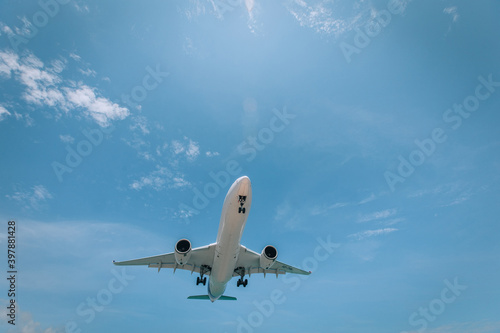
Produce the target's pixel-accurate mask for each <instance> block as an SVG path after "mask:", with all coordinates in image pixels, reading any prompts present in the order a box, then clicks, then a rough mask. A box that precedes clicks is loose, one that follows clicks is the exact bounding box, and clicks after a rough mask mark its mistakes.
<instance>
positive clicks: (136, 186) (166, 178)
mask: <svg viewBox="0 0 500 333" xmlns="http://www.w3.org/2000/svg"><path fill="white" fill-rule="evenodd" d="M189 185H191V184H190V183H189V182H188V181H187V180H185V179H184V176H183V175H174V173H173V172H172V171H170V170H169V169H167V168H165V167H161V166H157V167H156V170H154V171H152V172H151V173H150V174H149V175H147V176H144V177H141V178H140V179H138V180H135V181H133V182H132V183H131V184H130V188H131V189H133V190H142V189H143V188H152V189H153V190H155V191H161V190H163V189H165V188H182V187H186V186H189Z"/></svg>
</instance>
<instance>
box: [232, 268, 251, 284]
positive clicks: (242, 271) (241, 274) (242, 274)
mask: <svg viewBox="0 0 500 333" xmlns="http://www.w3.org/2000/svg"><path fill="white" fill-rule="evenodd" d="M235 272H236V273H237V274H239V275H240V278H239V279H238V281H237V282H236V287H239V286H243V287H246V286H247V284H248V280H247V279H244V280H243V278H244V277H245V268H244V267H238V268H236V269H235Z"/></svg>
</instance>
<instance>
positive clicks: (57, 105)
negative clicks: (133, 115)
mask: <svg viewBox="0 0 500 333" xmlns="http://www.w3.org/2000/svg"><path fill="white" fill-rule="evenodd" d="M56 64H57V65H55V66H54V62H53V63H52V67H45V65H44V63H43V62H42V61H41V60H40V59H39V58H37V57H36V56H35V55H33V54H31V53H30V54H27V55H25V56H21V57H20V56H18V55H17V54H15V53H13V52H12V51H0V77H2V78H5V79H10V78H12V77H13V78H14V79H15V80H17V81H18V82H19V83H21V84H22V86H23V87H24V92H23V94H22V98H23V99H24V100H25V101H26V102H27V103H29V104H34V105H37V106H48V107H50V108H53V109H56V110H59V111H62V112H63V113H64V114H70V113H69V112H68V111H73V110H81V111H82V113H83V114H85V115H86V116H88V117H90V118H92V119H94V120H95V121H96V122H97V123H98V124H99V125H100V126H108V125H109V124H110V122H111V121H113V120H121V119H124V118H126V117H127V116H128V115H129V110H128V109H127V108H125V107H121V106H120V105H118V104H117V103H113V102H111V101H110V100H109V99H107V98H105V97H103V96H102V95H101V93H100V92H99V91H98V89H97V88H94V87H90V86H88V85H86V84H84V83H82V82H74V81H71V80H65V79H64V78H63V77H62V76H61V75H60V73H59V72H60V71H61V70H62V68H63V64H62V62H61V63H56Z"/></svg>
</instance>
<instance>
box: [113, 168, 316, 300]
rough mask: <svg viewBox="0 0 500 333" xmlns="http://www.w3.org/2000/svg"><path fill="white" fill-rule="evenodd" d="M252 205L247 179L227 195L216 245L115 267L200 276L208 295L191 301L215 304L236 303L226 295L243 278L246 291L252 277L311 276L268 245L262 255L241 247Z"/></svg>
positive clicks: (179, 248)
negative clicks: (284, 260) (281, 258)
mask: <svg viewBox="0 0 500 333" xmlns="http://www.w3.org/2000/svg"><path fill="white" fill-rule="evenodd" d="M251 204H252V184H251V182H250V179H249V178H248V177H247V176H243V177H240V178H238V179H237V180H236V181H235V182H234V183H233V184H232V185H231V187H230V189H229V191H228V192H227V195H226V198H225V199H224V204H223V206H222V215H221V218H220V223H219V231H218V233H217V240H216V242H215V243H213V244H210V245H206V246H202V247H198V248H195V249H191V242H190V241H189V240H187V239H181V240H179V241H177V243H176V244H175V246H174V252H171V253H167V254H160V255H156V256H152V257H146V258H140V259H134V260H127V261H119V262H115V261H113V263H114V264H115V265H118V266H125V265H147V266H148V267H153V268H158V272H160V269H162V268H173V269H174V273H175V271H176V270H177V269H184V270H188V271H191V274H193V272H196V273H199V274H200V276H199V277H197V278H196V285H199V284H200V283H201V284H203V285H206V283H207V278H206V277H204V275H208V276H209V282H208V288H207V289H208V295H196V296H189V297H188V299H206V300H208V299H209V300H210V301H211V302H212V303H213V302H215V301H216V300H236V297H232V296H226V295H223V294H224V291H225V290H226V286H227V284H228V282H229V281H230V280H231V279H232V278H233V277H235V276H239V277H240V278H239V279H238V281H237V283H236V286H237V287H239V286H243V287H246V286H247V284H248V279H245V275H248V276H249V277H250V276H251V274H256V273H263V274H264V277H265V276H266V273H267V274H274V275H276V278H277V277H278V275H280V274H286V273H292V274H302V275H309V274H311V272H310V271H309V272H307V271H304V270H302V269H299V268H296V267H293V266H290V265H287V264H284V263H282V262H280V261H278V260H276V258H277V257H278V250H277V249H276V248H275V247H274V246H272V245H267V246H266V247H264V249H263V250H262V252H261V253H260V254H258V253H257V252H254V251H252V250H250V249H247V248H246V247H245V246H243V245H241V244H240V240H241V236H242V234H243V229H244V228H245V224H246V221H247V218H248V214H249V212H250V206H251Z"/></svg>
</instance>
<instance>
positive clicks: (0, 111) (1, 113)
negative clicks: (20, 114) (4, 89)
mask: <svg viewBox="0 0 500 333" xmlns="http://www.w3.org/2000/svg"><path fill="white" fill-rule="evenodd" d="M8 116H10V112H9V111H7V109H6V108H4V107H3V106H1V105H0V121H2V120H4V119H5V118H6V117H8Z"/></svg>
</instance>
